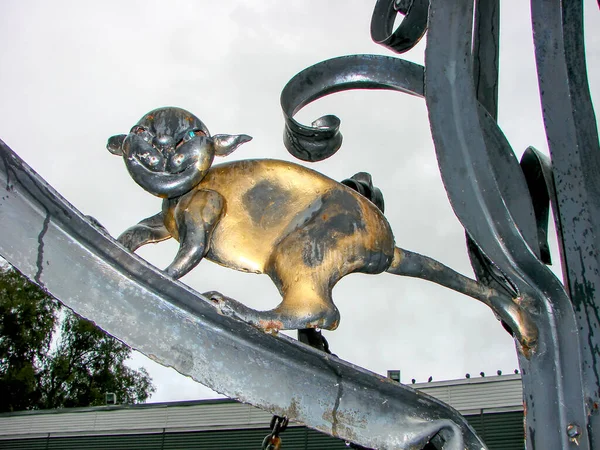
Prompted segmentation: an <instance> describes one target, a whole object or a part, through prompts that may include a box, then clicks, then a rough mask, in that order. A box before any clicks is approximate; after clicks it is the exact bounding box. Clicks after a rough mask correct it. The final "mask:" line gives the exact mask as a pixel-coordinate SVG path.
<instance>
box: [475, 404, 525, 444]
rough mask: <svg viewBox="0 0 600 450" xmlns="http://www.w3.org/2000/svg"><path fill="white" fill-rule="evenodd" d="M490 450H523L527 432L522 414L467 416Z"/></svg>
mask: <svg viewBox="0 0 600 450" xmlns="http://www.w3.org/2000/svg"><path fill="white" fill-rule="evenodd" d="M467 419H468V421H469V423H470V424H471V425H472V426H473V428H475V431H476V432H477V434H478V435H479V436H480V437H481V438H482V439H483V441H484V442H485V443H486V444H487V446H488V447H489V450H523V449H524V448H525V432H524V425H523V420H524V417H523V413H522V412H510V413H499V414H481V415H478V416H467Z"/></svg>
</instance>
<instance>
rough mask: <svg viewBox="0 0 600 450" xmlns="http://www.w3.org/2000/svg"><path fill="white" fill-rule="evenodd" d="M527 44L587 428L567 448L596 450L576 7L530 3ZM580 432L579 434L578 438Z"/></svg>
mask: <svg viewBox="0 0 600 450" xmlns="http://www.w3.org/2000/svg"><path fill="white" fill-rule="evenodd" d="M531 13H532V20H533V36H534V41H535V55H536V63H537V70H538V80H539V89H540V96H541V100H542V110H543V116H544V125H545V128H546V136H547V139H548V147H549V148H550V153H551V156H552V165H553V174H554V181H555V185H556V195H557V200H558V201H557V205H558V214H557V216H558V217H556V220H557V221H558V222H559V225H560V226H559V227H557V228H558V229H559V230H560V235H559V243H560V250H561V257H562V262H563V270H564V278H565V285H566V288H567V289H568V292H569V294H570V297H571V301H572V303H573V307H574V310H575V318H576V321H577V327H578V330H579V342H580V351H581V356H582V363H583V364H582V367H581V368H573V370H578V369H580V370H581V372H582V389H583V393H584V396H585V400H586V408H587V423H573V424H570V426H569V429H568V430H567V432H568V433H569V435H570V438H571V439H572V440H577V439H578V438H579V437H580V436H583V435H584V434H587V439H588V440H589V447H590V448H597V447H598V445H600V416H599V412H598V407H599V406H598V405H599V404H600V291H599V288H600V147H599V145H598V130H597V122H596V117H595V114H594V109H593V106H592V102H591V98H590V92H589V87H588V80H587V72H586V65H585V52H584V40H583V4H582V2H581V1H561V0H533V1H532V2H531ZM584 431H587V433H584Z"/></svg>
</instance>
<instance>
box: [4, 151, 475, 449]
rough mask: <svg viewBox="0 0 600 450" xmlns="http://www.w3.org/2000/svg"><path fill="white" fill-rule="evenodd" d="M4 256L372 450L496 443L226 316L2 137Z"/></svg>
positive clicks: (100, 315)
mask: <svg viewBox="0 0 600 450" xmlns="http://www.w3.org/2000/svg"><path fill="white" fill-rule="evenodd" d="M0 156H1V159H0V182H1V187H0V188H1V189H2V196H0V227H1V228H2V230H3V232H2V233H0V254H2V256H3V257H5V258H6V259H7V260H8V261H9V262H10V263H11V264H13V265H14V266H16V267H17V268H18V269H19V270H20V271H21V272H23V273H24V274H25V275H26V276H27V277H29V278H30V279H32V280H34V281H35V282H36V283H37V284H39V285H40V286H42V287H44V288H45V289H47V290H48V292H50V293H51V294H53V295H54V296H55V297H57V298H60V299H61V300H62V301H63V302H64V303H65V304H66V305H67V306H68V307H70V308H72V309H74V310H75V311H76V312H77V313H78V314H81V315H83V316H84V317H87V318H89V319H91V320H93V321H94V322H95V323H96V324H98V325H99V326H100V327H101V328H102V329H104V330H106V331H107V332H108V333H110V334H112V335H113V336H116V337H118V338H119V339H121V340H122V341H123V342H125V343H126V344H128V345H130V346H131V347H133V348H135V349H137V350H139V351H141V352H142V353H144V354H146V355H148V356H150V357H151V358H153V359H154V360H156V361H158V362H159V363H161V364H163V365H166V366H171V367H174V368H175V369H176V370H178V371H179V372H181V373H182V374H185V375H188V376H191V377H192V378H194V379H195V380H197V381H199V382H201V383H203V384H205V385H207V386H209V387H211V388H212V389H214V390H216V391H217V392H221V393H223V394H225V395H227V396H228V397H231V398H234V399H238V400H240V401H243V402H247V403H251V404H253V405H255V406H258V407H260V408H262V409H265V410H267V411H270V412H271V413H274V414H278V415H286V416H288V417H289V418H290V419H293V420H296V421H299V422H302V423H305V424H306V425H307V426H309V427H311V428H314V429H317V430H320V431H324V432H326V433H329V434H331V435H334V436H338V437H340V438H343V439H346V440H348V441H352V442H356V443H358V444H361V445H364V446H367V447H373V448H389V449H411V450H413V449H420V448H421V447H422V446H423V445H425V443H427V442H428V441H429V440H430V439H432V438H434V436H435V438H434V439H436V440H438V442H439V441H440V440H443V441H445V444H444V445H445V446H444V448H447V449H450V450H459V449H461V450H462V449H464V448H467V449H469V450H475V449H477V450H479V449H481V448H485V445H484V444H483V443H482V442H481V441H480V440H479V439H478V438H477V437H476V436H475V434H474V432H473V430H472V429H471V428H470V427H469V425H468V424H467V422H466V421H465V420H464V419H463V418H462V417H461V416H460V414H458V413H457V412H456V411H454V410H453V409H451V408H449V407H447V406H445V405H444V404H442V403H441V402H439V401H437V400H434V399H433V398H431V397H429V396H427V395H423V394H420V393H417V392H415V391H414V390H412V389H410V388H407V387H405V386H402V385H399V384H398V383H394V382H392V381H390V380H387V379H385V378H383V377H381V376H377V375H374V374H372V373H369V372H367V371H365V370H363V369H360V368H357V367H355V366H353V365H351V364H349V363H347V362H344V361H341V360H339V359H337V358H335V357H333V356H331V355H327V354H325V353H323V352H320V351H317V350H314V349H312V348H310V347H308V346H306V345H302V344H300V343H298V342H297V341H295V340H293V339H290V338H287V337H286V336H278V337H274V336H271V335H269V334H265V333H264V332H262V331H259V330H258V329H256V328H254V327H252V326H250V325H248V324H245V323H243V322H240V321H236V320H234V319H232V318H230V317H226V316H223V315H221V314H219V313H218V311H217V310H216V309H215V307H214V306H213V305H212V303H211V302H210V301H208V300H207V299H206V298H205V297H203V296H201V295H199V294H197V293H196V292H194V291H192V290H191V289H190V288H188V287H186V286H185V285H183V284H181V283H178V282H174V281H173V280H172V279H170V278H169V277H167V276H165V274H163V273H162V272H161V271H159V270H157V269H156V268H154V267H152V266H151V265H150V264H148V263H146V262H144V261H143V260H142V259H140V258H139V257H137V256H136V255H134V254H132V253H130V252H129V251H127V250H126V249H125V248H123V247H122V246H120V245H118V244H117V242H116V241H114V240H113V239H112V238H111V237H110V236H109V235H108V234H107V233H105V232H104V231H103V230H102V229H101V228H98V227H97V226H96V225H95V224H94V223H92V221H91V220H89V219H87V218H86V217H84V216H82V215H81V213H79V212H78V211H77V210H76V209H75V208H73V207H72V206H71V205H70V204H69V203H68V202H66V201H65V200H64V199H62V198H61V197H60V196H59V195H58V194H57V193H56V192H55V191H54V190H53V189H52V188H51V187H50V186H49V185H48V184H47V183H45V182H44V181H43V180H42V179H41V178H40V177H39V176H38V175H37V174H36V173H35V172H34V171H33V170H32V169H30V168H29V167H28V166H27V165H26V164H25V163H24V162H23V161H21V160H20V159H19V158H18V157H17V156H16V155H15V154H14V153H13V152H12V151H11V150H10V149H9V148H8V147H7V146H6V145H5V144H4V143H0Z"/></svg>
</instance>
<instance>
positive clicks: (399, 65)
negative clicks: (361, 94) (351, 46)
mask: <svg viewBox="0 0 600 450" xmlns="http://www.w3.org/2000/svg"><path fill="white" fill-rule="evenodd" d="M350 89H389V90H393V91H400V92H406V93H408V94H412V95H416V96H419V97H422V96H423V66H420V65H418V64H414V63H411V62H408V61H404V60H402V59H398V58H390V57H387V56H380V55H351V56H342V57H339V58H333V59H328V60H326V61H322V62H320V63H318V64H315V65H314V66H311V67H309V68H307V69H304V70H303V71H302V72H299V73H298V74H296V75H295V76H294V77H293V78H292V79H291V80H290V81H288V83H287V84H286V85H285V87H284V88H283V91H282V92H281V107H282V109H283V114H284V116H285V131H284V144H285V146H286V148H287V149H288V151H289V152H290V153H291V154H292V155H294V156H295V157H296V158H299V159H301V160H303V161H313V162H314V161H322V160H323V159H326V158H329V157H330V156H331V155H333V154H334V153H335V152H337V151H338V149H339V148H340V146H341V145H342V135H341V133H340V131H339V128H340V120H339V119H338V118H337V117H336V116H331V115H330V116H323V117H321V118H319V119H317V120H315V121H314V122H313V123H312V125H313V126H312V127H309V126H306V125H301V124H300V123H298V122H297V121H296V120H294V119H293V116H294V114H296V113H297V112H298V111H299V110H300V109H301V108H302V107H304V106H305V105H307V104H309V103H310V102H312V101H314V100H317V99H319V98H321V97H324V96H326V95H329V94H333V93H335V92H340V91H345V90H350Z"/></svg>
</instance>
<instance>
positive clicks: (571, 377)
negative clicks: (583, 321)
mask: <svg viewBox="0 0 600 450" xmlns="http://www.w3.org/2000/svg"><path fill="white" fill-rule="evenodd" d="M472 7H473V2H469V1H456V2H451V3H449V2H439V1H433V2H432V4H431V8H430V16H429V27H430V28H429V35H428V46H427V52H426V67H427V71H426V80H425V82H426V86H427V89H426V91H427V96H426V100H427V106H428V110H429V117H430V123H431V127H432V131H433V139H434V142H435V146H436V152H437V155H438V162H439V165H440V170H441V173H442V178H443V180H444V185H445V187H446V190H447V192H448V196H449V198H450V202H451V204H452V206H453V208H454V211H455V213H456V215H457V216H458V218H459V219H460V221H461V222H462V224H463V226H464V227H465V229H466V231H467V232H468V233H469V235H470V237H471V238H472V239H473V240H474V241H475V242H476V243H477V245H478V247H479V248H480V249H481V251H482V253H483V254H485V255H486V256H487V257H488V258H489V259H490V260H491V261H493V262H494V265H495V266H496V267H497V268H498V269H499V271H500V272H501V273H502V274H503V275H504V277H505V278H506V281H507V282H508V283H509V284H510V286H509V288H510V289H514V290H516V291H517V292H518V294H519V296H520V298H521V300H522V302H521V305H522V307H523V308H525V309H526V310H528V311H529V313H530V315H531V317H532V319H533V320H534V321H535V323H536V324H537V328H538V331H539V341H538V342H539V344H538V347H537V348H536V349H533V351H527V349H523V348H521V349H520V350H521V351H520V352H519V354H520V364H521V368H522V372H523V383H524V388H525V397H526V398H525V400H526V402H527V421H528V422H527V423H528V427H530V432H529V433H528V434H527V441H528V446H530V448H545V449H551V448H569V445H574V444H573V443H572V442H571V441H570V440H569V438H568V436H567V433H566V429H567V426H568V425H569V424H570V423H581V421H583V422H584V423H585V420H586V411H585V409H584V403H583V398H582V392H581V378H580V373H579V370H578V368H579V367H581V364H582V361H581V358H580V350H579V345H578V338H577V336H578V329H577V324H576V322H575V320H574V315H573V310H572V307H571V304H570V300H569V297H568V296H567V294H566V292H565V290H564V288H563V286H562V284H561V283H560V282H559V281H558V280H557V279H556V277H555V276H554V275H553V274H552V273H551V272H550V270H549V269H547V268H546V266H545V265H544V264H543V263H542V262H541V261H540V259H539V251H538V250H536V247H537V238H536V242H535V243H534V242H533V241H532V237H535V236H536V233H532V232H531V231H535V229H533V230H531V229H530V227H529V226H527V228H524V225H523V224H524V223H525V222H524V221H523V220H520V221H519V220H518V217H516V215H515V212H516V211H523V210H525V212H526V213H527V214H528V215H531V216H532V217H534V216H535V214H534V212H533V209H532V208H530V209H529V210H527V209H525V208H526V205H524V204H521V205H520V207H519V208H518V209H514V208H513V209H511V208H509V207H508V204H509V201H510V198H507V193H506V192H503V189H502V186H503V183H505V182H506V179H507V177H508V176H509V175H511V173H512V174H514V173H520V172H521V171H520V169H519V166H518V163H517V162H516V159H514V155H513V154H512V151H511V150H510V147H508V148H504V149H503V148H499V147H497V146H494V142H491V141H490V140H489V139H486V136H485V133H486V127H487V126H488V125H489V124H486V123H483V122H482V121H480V120H478V111H477V110H478V106H477V100H476V93H475V90H474V87H473V86H474V83H473V81H472V75H471V74H472V67H471V58H470V53H471V29H472V17H473V12H472ZM497 152H501V155H503V156H504V157H505V158H506V161H509V160H513V161H514V162H512V163H510V164H511V165H512V166H514V169H512V170H510V172H509V168H510V166H509V165H508V164H507V165H506V166H505V167H504V168H501V170H500V171H499V170H498V167H497V165H495V164H494V155H497V154H498V153H497ZM509 158H510V159H509ZM514 195H519V192H518V191H514ZM520 195H521V196H523V197H529V195H528V191H527V190H526V189H525V190H524V191H522V192H521V193H520ZM583 448H588V447H583Z"/></svg>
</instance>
